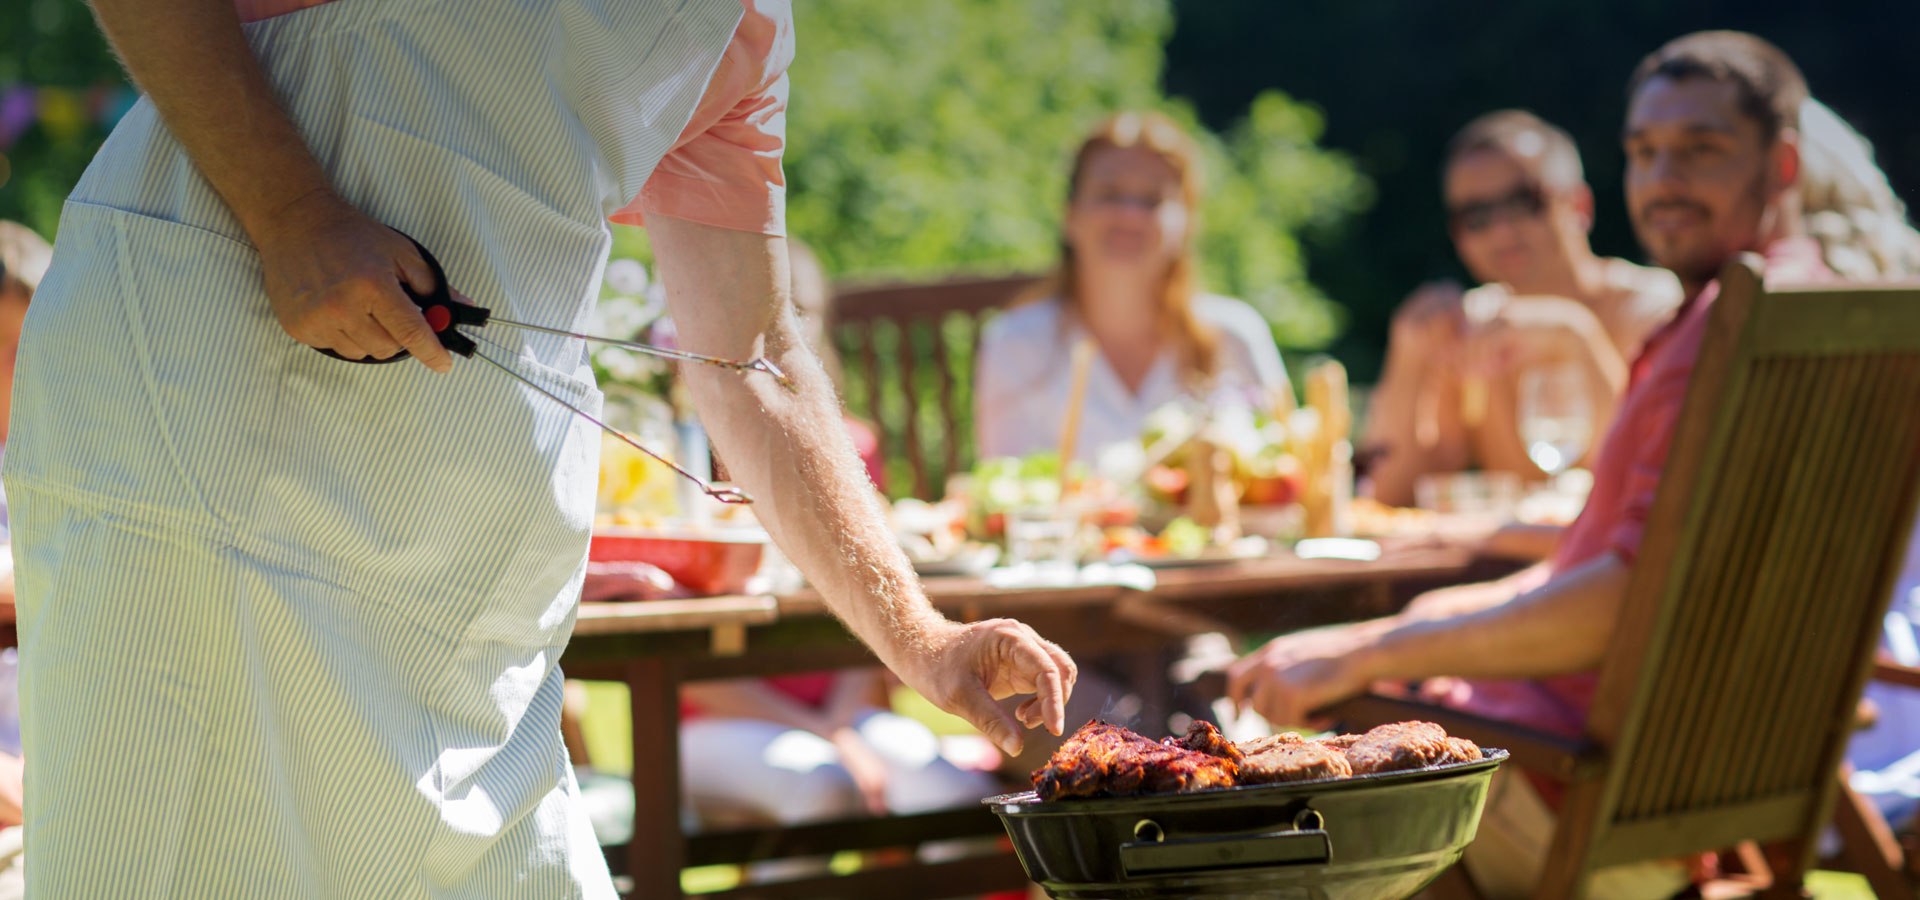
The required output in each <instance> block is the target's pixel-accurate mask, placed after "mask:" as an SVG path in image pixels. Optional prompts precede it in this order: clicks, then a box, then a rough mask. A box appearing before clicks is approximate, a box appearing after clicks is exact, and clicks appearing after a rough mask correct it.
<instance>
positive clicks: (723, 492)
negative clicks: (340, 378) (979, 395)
mask: <svg viewBox="0 0 1920 900" xmlns="http://www.w3.org/2000/svg"><path fill="white" fill-rule="evenodd" d="M401 236H402V237H406V238H407V240H409V241H412V242H413V247H414V249H415V250H418V251H420V258H421V259H424V260H426V262H427V267H428V268H429V269H431V270H433V290H432V291H429V292H427V293H421V292H419V291H416V290H414V289H413V287H412V285H409V284H407V283H406V282H405V281H404V280H403V281H401V282H400V288H401V289H402V290H404V291H406V293H407V296H408V297H410V298H412V299H413V302H414V304H415V305H417V306H419V307H420V309H421V312H422V313H423V314H424V315H425V316H426V319H427V325H428V326H429V327H431V328H432V329H433V333H434V336H435V337H437V338H439V340H440V345H441V346H443V347H445V348H447V349H448V350H450V351H452V352H453V353H455V354H458V355H460V356H464V357H468V358H469V359H479V360H482V361H484V362H486V363H488V364H489V365H491V366H493V367H494V368H496V369H499V370H500V371H502V372H505V373H507V374H508V375H509V376H512V377H513V378H514V379H515V380H517V381H519V382H520V383H521V384H524V385H526V386H527V387H530V388H533V389H534V390H536V391H539V392H540V393H541V394H544V395H546V396H547V397H548V398H549V399H551V400H552V401H553V402H555V403H558V404H560V405H561V406H564V407H566V408H567V409H569V410H571V411H572V412H573V413H574V415H577V416H580V417H581V418H583V419H586V420H587V421H589V422H592V423H593V424H595V425H598V426H600V428H601V429H602V430H604V431H605V432H606V433H608V434H610V435H613V436H614V437H616V438H619V439H620V440H621V441H624V442H625V443H626V444H627V445H628V446H630V447H632V448H634V449H635V450H638V451H640V452H641V453H645V454H646V455H648V456H651V457H653V458H654V459H657V460H659V461H660V462H662V463H665V464H666V465H667V466H668V467H670V468H672V469H673V470H674V471H675V472H678V473H680V474H681V475H682V476H684V477H685V478H687V479H689V480H691V481H692V482H693V483H694V484H697V485H699V486H700V490H701V491H703V492H705V493H706V495H707V496H709V497H712V498H714V499H715V500H719V501H720V502H722V503H752V502H753V498H752V497H749V496H747V494H746V493H745V492H744V491H741V490H740V489H739V488H735V487H720V486H715V485H713V484H709V483H708V482H706V481H705V480H703V479H701V478H700V477H699V476H696V475H694V474H693V473H692V472H689V471H687V470H686V469H683V468H681V467H680V466H679V465H678V464H676V463H675V462H674V461H673V460H670V459H668V458H666V457H665V456H662V455H660V454H658V453H655V452H654V451H652V450H649V449H647V448H646V447H644V446H642V445H641V444H640V442H638V441H636V440H634V439H633V438H632V437H630V436H629V435H627V433H626V432H623V431H621V430H620V429H618V428H614V427H613V426H611V425H608V424H607V423H606V422H603V421H601V420H600V419H599V418H597V417H595V416H594V415H593V414H591V413H589V412H587V411H586V410H583V409H581V408H580V407H578V406H575V405H573V404H572V403H570V402H568V401H567V400H566V399H565V398H562V397H561V396H560V395H558V394H555V393H554V392H553V391H550V390H548V389H547V388H545V387H543V386H541V385H540V384H538V383H536V382H534V381H533V380H532V379H530V378H527V377H526V376H524V375H521V374H520V373H519V372H517V371H514V370H513V369H512V368H511V367H509V366H507V364H505V363H503V362H501V361H500V360H497V359H494V358H493V357H491V356H488V355H487V354H485V353H482V352H480V346H479V343H478V342H476V341H475V337H476V336H474V335H468V334H465V333H463V332H461V331H460V326H462V325H467V326H472V327H474V328H478V327H480V326H482V325H489V324H491V325H505V326H508V327H510V328H524V329H526V330H528V331H539V332H543V333H546V334H557V335H560V336H562V337H571V338H579V339H580V340H585V341H595V342H598V343H603V344H613V345H615V346H619V347H625V348H627V349H629V350H636V351H639V352H641V353H646V354H649V355H652V356H660V357H665V358H667V359H677V360H685V361H688V362H700V363H706V364H708V365H717V366H722V367H724V368H729V369H733V370H734V371H737V372H749V371H754V372H765V373H766V374H768V375H771V376H773V379H774V380H775V381H778V382H779V383H780V385H781V386H782V387H785V388H786V389H788V390H793V389H794V386H793V382H792V381H791V380H790V379H788V378H787V375H786V373H785V372H782V371H780V367H779V366H776V365H774V364H773V361H772V360H769V359H767V358H765V357H758V358H755V359H751V360H745V361H742V360H735V359H722V358H720V357H717V356H706V355H703V354H699V353H689V352H687V351H685V350H670V349H667V348H665V347H655V346H653V345H651V344H642V343H639V342H638V341H624V340H619V339H617V338H609V337H600V336H598V335H591V334H580V333H578V332H573V331H565V330H563V329H559V328H547V327H545V326H542V325H532V324H528V323H525V322H515V321H512V320H510V319H502V318H499V317H496V316H494V315H493V313H492V312H491V311H489V310H488V309H487V308H486V307H484V306H475V305H474V304H471V303H461V302H458V301H456V300H454V299H453V292H452V291H451V290H450V289H449V288H448V286H447V273H446V271H445V270H443V269H441V268H440V261H439V260H437V259H434V258H433V254H432V253H429V252H427V248H425V247H422V246H421V245H420V242H419V241H415V240H413V238H412V237H408V236H407V235H405V234H404V233H402V234H401ZM480 341H484V342H485V343H487V344H488V345H490V346H493V347H495V348H498V349H502V350H505V349H506V348H505V347H502V346H501V345H499V344H496V343H494V342H493V341H488V340H486V338H484V337H480ZM320 352H321V353H324V354H326V355H327V356H331V357H333V358H334V359H338V360H343V361H346V362H353V363H366V364H384V363H392V362H399V361H400V360H403V359H406V358H407V357H409V356H411V355H412V354H410V353H408V352H407V351H405V350H401V351H400V352H399V353H396V354H394V355H392V356H388V357H384V358H381V359H372V358H368V359H347V358H346V357H344V356H341V355H340V354H338V353H335V352H334V351H332V350H324V349H323V350H321V351H320Z"/></svg>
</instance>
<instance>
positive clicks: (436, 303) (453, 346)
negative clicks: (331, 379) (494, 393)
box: [316, 228, 492, 365]
mask: <svg viewBox="0 0 1920 900" xmlns="http://www.w3.org/2000/svg"><path fill="white" fill-rule="evenodd" d="M394 233H395V234H398V235H400V236H401V237H403V238H406V239H407V241H408V242H409V243H411V244H413V249H415V250H418V251H420V258H421V259H424V260H426V261H427V268H428V269H431V270H433V290H431V291H428V292H427V293H424V294H423V293H420V292H419V291H416V290H414V289H413V285H410V284H408V283H407V280H406V279H404V278H402V279H400V289H401V290H403V291H405V292H406V293H407V297H408V299H411V300H412V301H413V305H415V306H418V307H420V311H421V312H422V313H423V314H425V315H426V317H427V326H428V327H430V328H432V329H433V336H434V337H436V338H439V339H440V346H442V347H445V348H447V349H448V350H450V351H452V352H454V353H458V354H460V355H461V356H467V357H471V356H473V350H474V347H475V346H476V345H475V344H474V342H473V338H470V337H468V336H466V335H464V334H461V333H460V332H459V330H458V328H457V327H456V326H460V325H475V326H479V325H485V324H487V318H488V316H490V315H492V313H491V312H490V311H488V310H487V308H486V307H484V306H475V305H473V304H471V303H460V302H458V301H455V300H454V299H453V289H452V288H450V287H448V286H447V272H446V270H445V269H442V268H440V261H439V260H437V259H434V258H433V254H431V253H428V252H427V248H425V247H423V246H421V245H420V242H419V241H416V240H414V239H413V236H412V235H410V234H407V233H406V232H404V231H401V230H400V229H398V228H395V229H394ZM316 349H319V350H320V352H321V353H323V354H326V355H327V356H331V357H333V358H334V359H338V360H342V361H344V362H350V363H362V364H364V365H385V364H387V363H393V362H399V361H401V360H403V359H406V358H407V357H409V356H412V355H413V354H411V353H408V352H407V351H406V350H405V349H402V350H401V351H400V352H399V353H395V354H394V355H392V356H387V357H382V358H378V359H376V358H374V357H370V356H369V357H364V358H361V359H347V358H346V357H344V356H341V355H340V354H338V353H335V352H333V351H332V350H328V349H325V348H316Z"/></svg>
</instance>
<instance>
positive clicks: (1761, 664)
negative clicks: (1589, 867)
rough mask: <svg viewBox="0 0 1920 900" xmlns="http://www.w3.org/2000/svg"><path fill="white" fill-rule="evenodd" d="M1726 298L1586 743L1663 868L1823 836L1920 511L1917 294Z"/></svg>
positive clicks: (1732, 293)
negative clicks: (1742, 843)
mask: <svg viewBox="0 0 1920 900" xmlns="http://www.w3.org/2000/svg"><path fill="white" fill-rule="evenodd" d="M1721 285H1722V289H1721V295H1720V297H1719V299H1718V300H1717V301H1716V302H1715V306H1714V309H1713V310H1712V311H1711V312H1710V313H1709V315H1710V317H1711V318H1710V325H1709V329H1708V334H1707V337H1706V340H1705V341H1704V342H1703V344H1702V349H1701V354H1700V357H1699V362H1698V364H1697V366H1696V368H1695V370H1694V377H1693V384H1692V386H1691V387H1690V389H1689V392H1688V397H1687V400H1686V406H1685V412H1684V414H1683V416H1682V419H1681V422H1680V424H1679V426H1678V428H1677V430H1676V433H1675V436H1674V442H1673V449H1672V452H1671V455H1670V456H1669V458H1668V461H1667V466H1666V469H1665V472H1664V474H1663V476H1662V478H1661V483H1660V488H1659V491H1658V498H1657V500H1656V502H1655V505H1654V508H1653V510H1652V512H1651V514H1650V516H1649V520H1648V527H1647V532H1646V535H1645V537H1644V538H1643V542H1642V550H1641V556H1640V557H1639V559H1638V560H1636V563H1635V566H1634V576H1633V580H1632V583H1631V586H1630V587H1629V592H1628V600H1627V606H1626V609H1625V610H1624V612H1623V618H1622V621H1621V626H1620V631H1619V632H1618V634H1617V636H1616V638H1615V644H1614V646H1615V647H1616V648H1618V652H1616V653H1615V654H1614V655H1613V656H1612V657H1610V658H1609V660H1608V662H1607V664H1606V666H1605V667H1604V669H1603V671H1602V674H1601V683H1600V687H1599V689H1598V690H1599V693H1598V696H1597V698H1596V705H1595V711H1594V715H1593V719H1592V726H1591V727H1592V729H1593V731H1594V733H1595V735H1596V736H1597V737H1599V738H1600V739H1601V740H1602V741H1603V742H1604V743H1606V744H1608V745H1610V746H1612V747H1613V748H1614V752H1615V756H1614V758H1613V760H1612V772H1613V775H1612V778H1611V781H1610V783H1609V784H1608V786H1607V790H1606V793H1605V795H1604V799H1603V801H1602V803H1601V808H1600V810H1599V814H1600V815H1601V817H1602V820H1603V823H1602V824H1603V827H1602V828H1601V832H1602V833H1603V834H1604V833H1605V832H1606V830H1607V829H1608V828H1612V829H1614V830H1615V831H1616V832H1618V833H1622V834H1625V833H1627V832H1633V833H1635V834H1636V835H1637V836H1638V838H1639V839H1640V841H1641V843H1647V840H1646V839H1647V838H1649V837H1650V836H1652V835H1656V834H1671V835H1673V837H1672V840H1671V841H1669V842H1667V843H1665V844H1664V845H1663V846H1662V847H1660V848H1659V849H1661V850H1662V851H1663V852H1664V854H1665V855H1667V856H1672V855H1677V854H1680V853H1684V852H1691V851H1694V850H1705V849H1712V848H1714V847H1715V846H1718V844H1716V843H1713V842H1714V841H1719V840H1721V839H1722V837H1723V836H1724V835H1725V834H1732V833H1734V832H1735V831H1738V832H1739V833H1740V836H1741V837H1743V838H1750V839H1759V840H1767V839H1773V838H1779V837H1787V836H1792V835H1795V834H1803V833H1806V832H1805V829H1807V828H1811V827H1814V823H1813V821H1812V818H1813V817H1817V816H1820V815H1823V814H1824V811H1825V809H1826V808H1827V806H1828V805H1829V804H1830V802H1831V790H1832V784H1833V772H1834V767H1835V766H1836V765H1837V764H1838V760H1839V755H1840V753H1841V751H1842V749H1843V747H1844V743H1845V739H1846V737H1847V734H1848V732H1849V730H1850V727H1849V726H1850V724H1851V722H1852V720H1853V715H1854V707H1855V704H1856V703H1857V701H1858V698H1859V694H1860V691H1861V688H1862V685H1863V684H1864V681H1865V677H1866V674H1867V671H1868V669H1869V667H1870V665H1871V655H1872V649H1873V646H1874V639H1875V636H1876V635H1877V633H1878V629H1879V627H1880V621H1881V618H1882V616H1883V615H1884V611H1885V607H1886V603H1887V599H1888V596H1889V593H1890V591H1891V587H1892V582H1893V578H1894V576H1895V574H1896V572H1897V569H1898V565H1899V562H1900V560H1901V558H1902V555H1903V553H1904V550H1905V547H1906V541H1907V536H1908V532H1909V529H1910V527H1911V524H1912V521H1913V514H1914V505H1915V499H1916V497H1917V496H1920V287H1889V286H1875V287H1860V286H1855V287H1846V288H1823V289H1818V290H1784V291H1773V292H1769V291H1766V290H1765V289H1764V288H1763V287H1762V284H1761V280H1760V274H1759V270H1758V261H1757V259H1746V260H1743V261H1742V262H1741V263H1739V264H1736V265H1735V266H1732V267H1730V268H1729V270H1728V271H1727V272H1726V273H1725V274H1723V276H1722V278H1721ZM1716 814H1724V815H1725V816H1737V817H1739V818H1740V819H1742V821H1739V822H1725V823H1722V825H1723V826H1724V827H1719V826H1716V825H1714V817H1715V815H1716ZM1756 819H1758V820H1756ZM1663 820H1664V821H1668V822H1677V821H1684V822H1686V823H1688V824H1687V828H1686V829H1685V830H1684V832H1685V833H1683V831H1682V830H1681V829H1666V830H1660V829H1650V828H1648V827H1640V828H1638V829H1635V828H1633V827H1632V826H1635V825H1640V826H1646V825H1648V824H1650V823H1657V822H1660V821H1663ZM1689 840H1693V841H1695V842H1696V843H1699V844H1700V845H1699V846H1691V845H1687V844H1688V841H1689ZM1604 842H1605V839H1604V837H1603V838H1602V843H1604ZM1636 852H1638V851H1636ZM1626 855H1629V854H1625V853H1614V854H1608V853H1604V852H1603V853H1601V854H1600V857H1601V858H1608V857H1610V856H1612V857H1624V856H1626Z"/></svg>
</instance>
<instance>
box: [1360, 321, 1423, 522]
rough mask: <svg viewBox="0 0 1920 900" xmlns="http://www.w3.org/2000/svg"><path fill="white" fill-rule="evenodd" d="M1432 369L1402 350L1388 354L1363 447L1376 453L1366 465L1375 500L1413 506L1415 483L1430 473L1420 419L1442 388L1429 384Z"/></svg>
mask: <svg viewBox="0 0 1920 900" xmlns="http://www.w3.org/2000/svg"><path fill="white" fill-rule="evenodd" d="M1432 369H1433V366H1431V365H1429V364H1428V362H1427V361H1426V360H1425V359H1424V358H1416V357H1415V356H1414V355H1413V354H1412V353H1410V352H1405V351H1402V350H1399V349H1395V350H1393V351H1390V355H1389V356H1388V359H1387V365H1386V368H1385V369H1384V370H1383V371H1382V372H1381V378H1380V384H1379V385H1378V386H1377V387H1376V388H1375V389H1374V393H1373V397H1372V399H1371V400H1370V402H1369V407H1370V408H1369V410H1368V412H1367V430H1366V438H1365V441H1364V446H1363V447H1362V448H1361V449H1363V450H1366V451H1369V452H1373V453H1376V454H1378V455H1377V456H1376V457H1375V458H1374V459H1373V461H1372V462H1370V463H1369V464H1368V467H1367V480H1368V482H1369V483H1370V484H1371V485H1372V493H1373V498H1374V499H1375V500H1379V501H1380V502H1382V503H1386V504H1388V505H1392V506H1409V505H1412V502H1413V493H1414V492H1413V484H1414V480H1415V479H1417V478H1419V477H1420V476H1421V475H1423V474H1426V473H1427V472H1428V471H1430V469H1431V466H1430V464H1429V460H1428V456H1429V455H1430V453H1429V450H1428V448H1427V447H1426V446H1425V445H1424V444H1423V443H1422V442H1421V440H1420V437H1421V435H1420V421H1419V420H1420V417H1421V416H1422V415H1424V414H1426V411H1425V410H1423V409H1422V399H1423V396H1426V392H1428V391H1437V390H1439V386H1438V385H1429V384H1426V383H1425V382H1426V381H1427V378H1428V376H1429V375H1430V374H1431V370H1432ZM1435 424H1437V423H1435ZM1435 430H1437V429H1435Z"/></svg>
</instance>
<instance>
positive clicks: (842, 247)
mask: <svg viewBox="0 0 1920 900" xmlns="http://www.w3.org/2000/svg"><path fill="white" fill-rule="evenodd" d="M796 15H797V16H798V22H797V24H796V28H797V31H798V35H799V43H800V52H799V55H798V57H797V58H796V59H795V61H794V66H793V71H792V79H793V95H792V107H791V109H790V111H789V113H788V120H787V131H788V146H789V150H788V157H787V163H786V170H787V179H788V184H789V194H788V213H787V215H788V227H789V230H790V232H791V233H792V234H794V235H795V236H796V237H799V238H802V239H804V240H806V241H807V242H808V243H810V244H812V245H813V246H814V248H815V249H816V250H817V251H818V252H819V254H820V256H821V258H822V260H823V261H824V262H825V264H826V265H827V267H828V269H829V270H830V271H832V272H834V273H835V275H836V276H837V277H843V278H844V277H856V278H864V277H877V276H903V277H939V276H944V275H949V274H952V273H954V272H956V271H974V272H1006V271H1016V270H1025V271H1038V270H1042V269H1045V268H1047V267H1048V266H1050V265H1052V264H1053V262H1054V260H1055V258H1056V256H1057V254H1058V246H1059V221H1060V211H1061V206H1062V204H1063V203H1064V201H1065V197H1066V177H1067V168H1068V166H1069V164H1070V162H1071V154H1072V152H1073V151H1074V149H1075V148H1076V147H1077V146H1078V144H1079V142H1080V140H1081V138H1082V137H1083V136H1084V134H1085V132H1086V130H1087V128H1088V127H1090V126H1091V125H1092V124H1093V123H1094V122H1095V121H1097V120H1098V119H1099V118H1101V117H1103V116H1105V115H1107V114H1109V113H1112V112H1115V111H1118V110H1122V109H1158V110H1163V111H1166V112H1168V113H1170V114H1172V115H1173V116H1175V117H1176V118H1178V119H1179V120H1181V121H1183V122H1185V123H1187V124H1188V125H1189V127H1190V128H1192V129H1193V130H1194V131H1195V133H1196V136H1197V137H1198V138H1199V139H1200V142H1201V144H1202V146H1203V147H1204V148H1205V151H1206V156H1207V159H1206V169H1207V172H1208V179H1207V181H1208V186H1209V191H1208V199H1207V204H1206V206H1205V207H1204V208H1203V209H1202V211H1201V222H1202V228H1203V232H1202V233H1203V239H1202V242H1201V247H1202V255H1203V259H1202V263H1203V266H1202V275H1203V280H1204V282H1205V283H1206V286H1207V287H1208V289H1210V290H1214V291H1217V292H1220V293H1226V294H1231V295H1235V296H1240V297H1243V298H1245V299H1247V300H1249V301H1250V302H1252V303H1254V305H1255V306H1256V307H1257V308H1259V309H1260V310H1261V312H1263V313H1264V314H1266V315H1267V317H1268V318H1269V319H1270V320H1272V321H1273V322H1274V323H1275V325H1276V326H1277V334H1278V336H1279V337H1280V339H1281V340H1282V341H1283V342H1284V343H1286V344H1289V345H1293V346H1320V345H1323V344H1324V343H1325V342H1326V341H1328V340H1330V339H1331V338H1332V337H1333V336H1334V334H1335V332H1336V330H1337V327H1338V318H1337V315H1336V312H1337V310H1336V309H1335V308H1334V307H1333V306H1332V305H1331V304H1329V303H1328V302H1327V301H1326V300H1325V298H1324V297H1322V296H1321V294H1320V293H1319V292H1318V291H1316V290H1315V289H1314V288H1313V287H1312V285H1311V284H1309V283H1308V281H1307V278H1306V271H1305V261H1304V259H1303V258H1302V254H1301V251H1300V245H1299V242H1298V240H1297V238H1296V235H1297V233H1298V232H1299V231H1300V230H1302V229H1310V228H1317V227H1324V226H1327V225H1331V224H1334V223H1337V222H1338V221H1339V220H1341V219H1342V218H1343V217H1344V216H1345V215H1346V214H1347V213H1349V212H1351V211H1354V210H1356V209H1358V208H1359V207H1360V206H1361V205H1362V204H1364V202H1365V201H1366V198H1367V187H1366V184H1365V181H1364V180H1363V179H1362V178H1361V177H1360V176H1359V175H1358V174H1357V172H1356V171H1355V170H1354V168H1353V166H1351V165H1350V164H1349V163H1347V161H1346V160H1345V159H1344V158H1342V157H1339V156H1336V155H1334V154H1331V153H1328V152H1326V151H1324V150H1321V149H1319V148H1318V147H1316V146H1315V142H1316V141H1317V140H1318V138H1319V136H1320V131H1321V121H1320V116H1319V114H1318V113H1317V112H1315V111H1313V110H1311V109H1308V108H1306V107H1303V106H1301V105H1299V104H1297V103H1295V102H1293V101H1292V100H1290V99H1288V98H1287V97H1286V96H1285V95H1283V94H1281V93H1279V92H1277V91H1269V92H1266V93H1263V94H1261V95H1260V96H1259V97H1258V98H1257V99H1256V100H1255V102H1254V103H1253V104H1252V106H1251V108H1250V110H1249V112H1248V115H1247V116H1246V117H1245V118H1244V119H1242V120H1241V121H1239V122H1238V123H1236V124H1235V125H1234V126H1233V127H1231V128H1230V129H1229V130H1228V131H1227V133H1226V134H1225V135H1224V136H1221V135H1215V134H1213V133H1211V132H1207V131H1206V130H1205V129H1204V128H1202V127H1200V126H1198V125H1197V124H1196V120H1195V118H1194V116H1193V114H1192V112H1191V110H1190V109H1188V108H1187V106H1186V105H1185V104H1184V103H1181V102H1179V101H1177V100H1173V99H1170V98H1168V97H1166V96H1165V95H1164V94H1163V93H1162V91H1161V89H1160V76H1161V68H1162V63H1163V53H1162V50H1161V48H1162V46H1163V44H1164V43H1165V41H1166V38H1167V36H1168V35H1169V34H1170V33H1171V29H1172V25H1173V15H1172V9H1171V7H1170V6H1169V5H1168V3H1167V2H1165V0H1116V2H1103V3H1075V2H1070V0H969V2H955V3H943V4H919V5H912V6H901V5H900V4H897V3H891V2H886V0H817V2H811V3H807V4H803V5H800V6H798V7H797V8H796Z"/></svg>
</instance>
